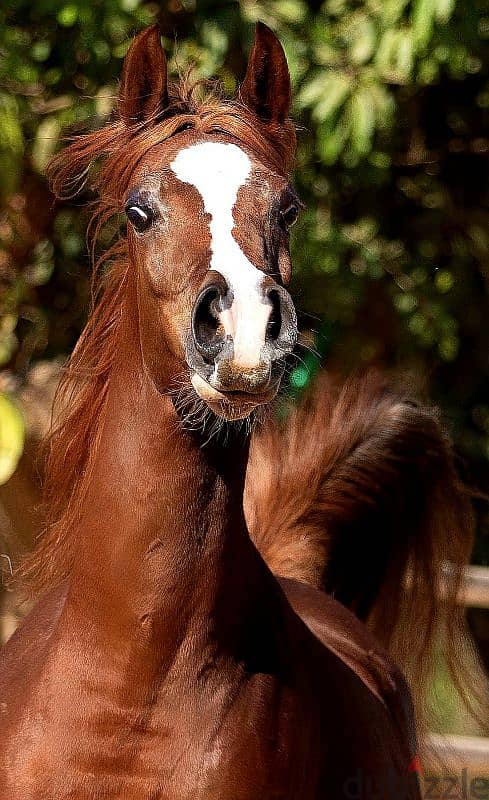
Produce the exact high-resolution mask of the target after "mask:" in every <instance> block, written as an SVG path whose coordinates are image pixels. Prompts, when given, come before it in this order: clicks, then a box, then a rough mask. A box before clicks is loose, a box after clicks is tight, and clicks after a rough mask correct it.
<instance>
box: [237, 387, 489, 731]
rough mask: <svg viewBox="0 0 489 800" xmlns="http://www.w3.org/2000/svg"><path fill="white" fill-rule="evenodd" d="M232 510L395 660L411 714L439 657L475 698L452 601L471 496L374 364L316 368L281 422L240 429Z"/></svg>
mask: <svg viewBox="0 0 489 800" xmlns="http://www.w3.org/2000/svg"><path fill="white" fill-rule="evenodd" d="M245 511H246V515H247V519H248V524H249V528H250V532H251V535H252V538H253V540H254V541H255V544H256V545H257V547H258V549H259V550H260V552H261V554H262V556H263V558H264V559H265V561H266V562H267V563H268V565H269V567H270V569H271V570H272V571H273V572H274V573H275V574H276V575H277V576H283V577H289V578H295V579H298V580H300V581H302V582H306V583H310V584H312V585H314V586H316V587H319V588H321V589H323V590H324V591H326V592H328V593H330V594H332V595H333V596H334V597H335V598H336V599H337V600H338V601H339V602H341V603H343V604H344V605H345V606H347V607H348V608H349V609H351V610H352V611H353V612H354V613H355V614H356V615H357V616H358V617H359V618H360V619H361V620H363V621H365V623H366V624H367V626H368V627H369V628H370V630H371V631H372V632H373V634H374V635H375V636H376V638H377V640H378V641H380V642H381V644H383V645H384V647H385V648H386V649H387V650H388V651H389V652H390V654H391V655H392V657H393V658H394V660H395V661H396V662H397V663H398V665H399V666H400V667H401V669H402V670H403V671H404V674H405V675H406V677H407V679H408V682H409V684H410V686H411V690H412V693H413V698H414V702H415V706H416V708H417V714H418V722H420V723H423V722H426V723H427V722H428V719H427V718H426V714H425V713H424V712H425V711H426V708H427V703H426V696H427V688H428V686H429V685H430V683H431V682H432V680H433V674H434V670H435V663H438V664H439V663H440V660H441V659H444V661H445V665H444V666H443V669H448V670H449V671H450V674H451V676H452V681H453V683H455V685H456V687H457V689H458V690H459V692H460V693H461V694H462V695H464V700H465V701H466V704H467V705H468V706H472V709H473V710H474V708H475V706H477V708H479V709H481V703H482V702H483V701H482V696H483V695H482V688H481V689H480V693H479V692H478V689H477V684H478V683H479V686H480V687H482V684H481V683H480V682H479V681H480V672H479V671H478V669H477V667H476V663H477V662H476V660H474V659H475V656H474V650H473V648H471V647H470V641H471V640H470V637H468V635H467V631H466V625H465V613H464V609H463V607H462V606H461V605H460V603H459V602H457V597H458V595H459V592H460V590H461V581H462V578H463V568H464V566H465V565H466V563H467V562H468V560H469V558H470V554H471V549H472V544H473V531H474V517H473V511H472V503H471V497H470V495H469V493H468V492H467V490H466V489H465V487H464V486H463V485H462V483H461V481H460V480H459V478H458V477H457V473H456V470H455V466H454V456H453V452H452V448H451V445H450V442H449V439H448V437H447V435H446V434H445V432H444V430H443V428H442V426H441V425H440V421H439V418H438V414H437V413H436V412H435V411H434V410H433V409H431V408H426V407H424V406H422V405H420V404H418V403H416V402H414V401H413V400H412V399H410V398H409V397H408V396H406V395H405V394H404V393H402V392H399V391H396V390H395V389H393V388H391V387H390V386H389V385H388V384H387V382H386V381H385V379H383V378H382V377H381V376H380V375H378V374H377V373H373V372H372V373H369V374H367V375H366V376H363V377H361V378H354V379H350V380H348V381H347V382H346V383H344V384H343V385H342V386H336V385H335V384H334V383H333V382H332V381H331V380H330V379H329V378H328V377H327V376H326V375H324V374H323V375H322V376H321V377H319V378H318V380H317V381H316V383H315V385H314V386H313V388H312V390H311V391H309V392H308V393H307V394H306V396H305V397H304V399H303V400H302V402H301V403H300V404H299V405H296V406H291V407H290V408H289V409H288V413H287V414H286V417H285V421H284V420H283V419H282V421H274V420H270V421H269V423H268V424H267V425H266V426H264V427H263V428H262V430H261V431H258V432H257V434H256V435H255V436H254V439H253V443H252V450H251V456H250V466H249V472H248V480H247V488H246V492H245ZM441 574H442V575H443V592H442V596H441V593H440V575H441ZM476 715H477V716H478V717H480V716H482V715H483V712H482V711H481V712H480V714H476ZM421 718H423V719H421ZM486 719H487V718H486ZM431 723H432V720H431V719H430V724H431Z"/></svg>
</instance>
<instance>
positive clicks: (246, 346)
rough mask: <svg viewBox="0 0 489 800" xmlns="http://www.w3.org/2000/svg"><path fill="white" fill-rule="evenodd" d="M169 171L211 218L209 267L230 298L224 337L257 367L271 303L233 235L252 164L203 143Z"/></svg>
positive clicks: (228, 148) (232, 149) (183, 153)
mask: <svg viewBox="0 0 489 800" xmlns="http://www.w3.org/2000/svg"><path fill="white" fill-rule="evenodd" d="M170 167H171V169H172V170H173V172H174V173H175V175H176V176H177V178H178V179H179V180H181V181H182V182H183V183H189V184H191V185H192V186H195V188H196V189H197V191H198V192H199V194H200V195H201V197H202V200H203V203H204V209H205V211H206V213H207V214H210V216H211V221H210V225H209V227H210V233H211V253H212V256H211V261H210V265H209V269H213V270H215V271H216V272H220V273H221V275H222V276H223V277H224V278H225V279H226V282H227V284H228V286H229V287H230V288H231V290H232V292H233V296H234V299H233V303H232V306H231V309H229V311H227V312H226V311H225V312H223V314H222V315H221V322H222V324H223V326H224V330H225V331H226V333H227V334H231V333H232V337H233V343H234V360H235V361H236V362H237V363H239V364H240V365H241V366H243V367H255V366H257V365H258V363H259V361H260V352H261V348H262V346H263V344H264V342H265V334H266V326H267V322H268V319H269V316H270V311H271V304H270V303H268V302H267V301H265V300H264V298H263V295H262V292H261V291H260V285H261V282H262V280H263V273H262V272H260V270H259V269H257V268H256V267H255V266H253V264H252V263H251V261H249V260H248V259H247V258H246V256H245V254H244V253H243V251H242V250H241V248H240V246H239V245H238V243H237V241H236V240H235V238H234V236H233V228H234V218H233V209H234V206H235V204H236V200H237V197H238V192H239V189H240V188H241V186H243V185H244V184H245V183H246V181H247V180H248V178H249V176H250V173H251V160H250V159H249V158H248V156H247V155H246V153H244V152H243V150H241V149H240V148H239V147H237V146H236V145H235V144H230V143H229V144H224V143H223V142H202V143H201V144H195V145H191V146H190V147H187V148H185V149H184V150H180V152H179V153H178V155H177V156H176V158H175V160H174V161H173V162H172V163H171V164H170Z"/></svg>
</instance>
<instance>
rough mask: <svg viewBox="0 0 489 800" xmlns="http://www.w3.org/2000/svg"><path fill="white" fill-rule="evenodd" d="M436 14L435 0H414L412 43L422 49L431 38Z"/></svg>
mask: <svg viewBox="0 0 489 800" xmlns="http://www.w3.org/2000/svg"><path fill="white" fill-rule="evenodd" d="M435 14H436V0H414V2H413V10H412V24H413V36H414V43H415V44H416V45H417V48H418V50H424V49H425V48H426V47H427V45H428V44H429V42H430V40H431V36H432V34H433V24H434V21H435Z"/></svg>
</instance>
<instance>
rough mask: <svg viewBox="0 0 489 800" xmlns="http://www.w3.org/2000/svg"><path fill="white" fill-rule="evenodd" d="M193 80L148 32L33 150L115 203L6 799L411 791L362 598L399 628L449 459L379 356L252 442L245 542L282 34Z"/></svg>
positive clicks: (272, 224)
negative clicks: (205, 90) (233, 75)
mask: <svg viewBox="0 0 489 800" xmlns="http://www.w3.org/2000/svg"><path fill="white" fill-rule="evenodd" d="M200 88H201V87H200ZM198 91H199V87H190V86H189V85H188V84H186V83H185V82H183V83H182V84H180V85H179V86H173V87H172V86H170V87H169V86H168V83H167V70H166V60H165V56H164V53H163V51H162V49H161V46H160V37H159V32H158V30H157V29H156V28H155V27H152V28H149V29H148V30H146V31H144V32H143V33H141V34H140V35H139V36H138V37H137V38H136V39H135V41H134V43H133V44H132V46H131V48H130V50H129V52H128V54H127V57H126V60H125V64H124V69H123V74H122V80H121V86H120V94H119V101H118V113H117V116H116V117H115V118H114V120H113V121H111V122H110V123H109V124H108V125H107V126H106V127H105V128H103V129H102V130H100V131H96V132H93V133H88V134H86V135H84V136H80V137H77V138H75V139H74V140H73V141H72V143H71V144H70V145H69V146H68V147H67V149H66V150H65V151H64V153H62V154H61V155H60V156H58V157H57V158H56V159H55V162H54V164H53V166H52V178H53V185H54V189H55V191H56V192H57V193H58V194H62V193H63V192H64V193H65V194H66V193H68V194H69V193H72V194H73V193H74V192H75V191H76V190H77V189H78V188H79V187H80V186H81V185H82V184H83V183H84V182H85V181H86V180H87V176H89V168H90V167H91V166H93V162H94V161H97V167H98V171H96V173H95V177H94V180H93V183H92V186H93V187H94V188H95V190H96V191H97V192H98V194H99V205H98V209H97V217H96V222H95V229H96V230H95V233H96V232H97V230H98V229H99V228H100V226H101V225H103V223H104V221H106V220H107V219H108V218H109V217H110V216H111V215H113V214H120V213H121V212H122V211H123V210H124V209H125V213H126V216H127V220H128V224H127V235H126V236H123V237H122V238H121V240H120V241H118V242H117V244H116V245H114V246H113V247H112V248H111V249H110V251H109V252H108V253H106V254H105V256H104V257H103V259H102V260H103V266H104V270H103V273H102V277H101V280H100V291H99V292H98V293H97V297H96V301H95V304H94V308H93V309H92V313H91V315H90V318H89V321H88V324H87V327H86V329H85V331H84V333H83V334H82V336H81V339H80V341H79V343H78V346H77V348H76V349H75V352H74V354H73V356H72V358H71V360H70V363H69V365H68V368H67V371H66V376H65V378H64V400H63V403H62V405H63V410H62V413H61V418H60V419H59V421H58V423H57V426H56V428H55V430H54V432H53V434H52V437H51V441H50V450H49V457H48V482H47V487H46V499H47V508H48V525H47V530H46V531H45V534H44V536H43V538H42V539H41V541H40V543H39V546H38V547H37V550H36V551H35V553H34V554H33V556H31V557H30V559H28V560H27V562H26V564H25V566H24V568H23V572H24V577H25V578H26V579H29V580H30V582H31V586H34V587H37V588H38V589H42V590H44V591H43V594H42V595H41V599H40V600H39V602H38V604H37V605H36V606H35V607H34V610H33V611H32V612H31V613H30V614H29V616H28V617H27V618H26V620H25V621H24V623H23V625H22V626H21V627H20V629H19V630H18V631H17V632H16V634H15V635H14V636H13V637H12V638H11V640H10V641H9V642H8V643H7V645H6V647H5V648H4V650H3V652H2V657H1V660H0V742H1V746H0V747H1V749H0V798H1V800H65V799H67V798H72V799H73V800H88V798H91V799H92V800H94V799H95V798H97V799H98V800H101V799H102V798H123V800H143V798H144V800H150V798H151V800H157V798H160V799H161V800H163V798H164V799H165V800H177V799H179V800H180V799H181V800H183V799H184V798H186V799H189V798H193V799H195V800H197V798H198V799H199V800H204V798H205V800H245V799H246V800H272V798H274V800H279V798H282V800H285V799H287V800H313V799H314V800H327V799H330V800H333V799H335V800H336V798H342V797H346V798H348V797H352V796H354V797H362V798H369V797H374V796H375V797H376V798H383V800H387V799H388V798H389V800H391V798H396V799H397V798H399V799H400V798H410V799H412V800H415V798H419V789H418V782H417V776H416V764H417V760H416V752H417V750H416V742H415V735H414V723H413V712H412V704H411V699H410V693H409V690H408V689H407V685H406V682H405V680H404V678H403V677H402V675H401V673H400V671H399V670H398V668H397V667H396V666H395V665H394V662H393V661H391V659H390V657H389V656H388V655H387V654H386V653H384V651H383V649H382V647H381V646H380V645H379V644H377V643H376V640H375V638H374V637H373V636H372V635H371V634H370V633H369V632H368V629H367V627H366V626H365V625H364V624H363V623H362V622H361V621H360V620H359V619H358V617H361V618H363V619H365V620H366V621H367V622H369V624H371V625H374V624H377V627H378V630H379V631H380V635H382V632H384V634H385V638H386V639H389V640H390V639H392V634H393V632H394V629H395V625H394V626H393V625H390V627H389V623H390V622H392V614H391V609H393V610H394V611H393V613H396V614H397V612H398V610H399V607H400V606H399V602H398V601H399V597H398V596H399V586H400V584H401V583H402V581H401V580H400V578H399V576H401V577H402V574H403V570H405V568H406V565H407V563H408V561H409V563H410V564H414V565H415V566H416V563H417V561H416V556H417V555H419V553H418V550H419V549H420V548H421V553H422V557H421V558H420V559H419V561H420V563H421V564H424V565H426V564H429V566H430V567H431V566H432V565H433V564H434V563H435V560H436V559H435V556H437V553H438V551H437V550H436V547H435V546H434V544H433V543H436V542H438V541H439V537H440V535H441V534H439V532H438V528H440V526H438V528H437V529H436V530H435V528H436V525H432V524H431V523H432V522H433V520H434V519H435V517H434V514H435V512H434V511H433V510H432V509H431V508H430V507H429V503H428V502H427V497H428V495H427V483H428V481H431V480H432V482H433V486H432V487H431V488H433V491H435V489H436V490H437V487H439V486H440V482H441V481H443V480H445V482H446V489H447V492H449V493H450V495H451V496H450V497H449V498H448V500H447V504H448V506H449V507H450V509H452V510H453V509H454V508H456V507H457V502H458V501H457V499H456V498H457V496H458V495H457V489H456V487H455V484H454V482H453V481H454V479H453V475H452V472H451V469H452V468H451V464H450V456H449V454H447V450H446V447H445V445H444V443H443V441H442V437H441V435H440V434H439V431H438V428H437V425H436V422H435V421H434V419H433V418H432V417H431V416H430V415H429V414H427V413H425V412H423V411H422V410H419V409H417V408H416V407H415V406H414V405H412V404H410V403H407V402H404V401H403V399H402V398H401V399H400V398H398V397H397V396H395V395H394V394H392V393H391V394H389V392H388V390H387V389H385V387H381V386H380V384H379V383H376V382H375V380H374V379H372V380H373V383H372V382H370V383H369V382H368V381H367V382H366V383H364V384H359V385H356V384H351V385H350V386H349V387H347V388H346V389H344V390H342V392H340V394H339V395H338V396H337V397H336V396H335V393H334V391H333V390H331V389H330V388H329V387H323V390H322V391H319V390H318V393H317V394H316V395H315V396H314V398H313V399H310V400H308V401H307V403H309V405H307V404H306V406H304V407H303V408H302V409H299V410H298V411H296V412H293V413H292V415H291V417H290V420H289V421H290V425H289V428H288V429H286V430H285V431H282V430H281V429H279V428H277V427H275V428H274V427H273V425H272V427H270V428H269V429H268V432H267V429H266V428H265V431H264V433H263V434H262V436H261V437H260V436H259V437H258V438H257V440H256V443H255V449H254V464H255V467H254V470H251V472H250V476H249V484H248V494H247V513H248V516H249V520H250V529H251V533H252V535H253V537H254V541H253V539H252V538H251V537H250V533H249V529H248V527H247V524H246V521H245V514H244V510H243V494H244V486H245V475H246V469H247V462H248V435H247V434H248V431H247V429H245V430H240V426H241V423H240V422H236V420H238V421H239V420H245V421H247V420H249V419H250V418H251V417H252V416H253V415H255V416H256V413H257V409H260V408H261V407H263V406H264V405H265V404H267V403H269V402H270V401H271V400H272V399H273V398H274V396H275V395H276V393H277V390H278V387H279V383H280V380H281V377H282V375H283V372H284V368H285V364H286V358H287V356H288V354H290V353H291V351H292V350H293V348H294V345H295V341H296V335H297V323H296V316H295V311H294V306H293V303H292V300H291V298H290V295H289V293H288V291H287V289H286V286H287V283H288V281H289V277H290V271H291V266H290V257H289V246H288V244H289V229H290V227H291V225H292V224H293V223H294V222H295V220H296V218H297V215H298V212H299V207H300V203H299V201H298V199H297V197H296V194H295V192H294V189H293V187H292V185H291V183H290V180H289V171H290V168H291V166H292V161H293V156H294V151H295V134H294V128H293V126H292V124H291V122H290V121H289V119H288V115H289V107H290V95H291V92H290V81H289V73H288V69H287V64H286V60H285V56H284V53H283V50H282V48H281V45H280V43H279V42H278V40H277V39H276V37H275V36H274V34H273V33H272V32H271V31H270V30H269V29H268V28H266V27H265V26H264V25H261V24H259V25H258V26H257V30H256V36H255V42H254V45H253V49H252V52H251V55H250V60H249V65H248V69H247V73H246V77H245V79H244V82H243V84H242V86H241V88H240V92H239V96H238V97H237V98H236V99H234V100H232V101H226V100H223V99H221V98H220V97H218V96H217V95H216V94H212V93H211V94H210V95H207V96H205V97H204V98H203V99H202V98H201V100H200V101H199V100H197V99H196V96H197V95H196V93H197V92H198ZM362 386H364V387H367V388H364V389H362ZM327 398H329V399H327ZM328 403H329V404H330V405H329V406H328ZM304 415H305V417H304ZM308 417H309V419H310V423H311V425H310V426H309V427H310V428H311V431H310V432H309V433H308V422H307V419H308ZM217 420H220V421H221V423H222V425H223V426H225V428H226V431H225V434H226V435H225V436H223V435H222V434H221V432H220V431H218V430H217V427H216V421H217ZM294 426H295V427H294ZM245 428H246V426H245ZM287 431H288V432H287ZM318 434H319V435H318ZM311 437H312V438H311ZM323 440H324V441H323ZM280 442H282V443H283V449H281V445H280ZM430 459H431V460H430ZM294 464H295V466H294ZM430 469H431V471H430ZM416 491H418V493H419V497H418V496H417V495H416ZM401 500H402V503H401ZM402 504H404V507H403V511H402V513H401V511H400V509H401V505H402ZM437 504H438V505H439V503H438V501H436V503H435V504H434V508H435V509H436V508H437V507H438V506H437ZM459 506H460V508H462V506H463V501H462V500H461V499H460V504H459ZM445 521H446V520H445ZM411 523H412V524H413V525H414V526H415V528H416V530H411V532H409V526H410V524H411ZM443 524H444V523H443ZM443 524H442V525H441V527H442V528H443V530H444V535H446V536H447V537H449V536H450V530H451V529H450V530H449V529H448V528H447V527H446V526H445V527H443ZM376 526H377V527H378V531H377V529H376ZM418 531H419V535H418ZM379 532H380V533H379ZM380 534H381V535H380ZM467 540H468V536H466V535H465V533H464V535H463V536H461V541H463V545H462V546H461V547H462V550H464V548H465V543H466V542H467ZM352 541H354V546H353V544H352ZM379 542H381V545H380V544H379ZM420 543H421V544H420ZM355 548H357V550H358V553H359V554H360V555H359V558H360V559H361V560H362V562H363V567H364V574H363V575H362V572H361V570H360V569H358V566H359V565H358V563H355V552H354V549H355ZM260 550H261V552H262V553H263V556H262V555H261V554H260ZM426 553H429V556H427V555H425V554H426ZM349 558H351V561H352V572H351V574H349V572H348V559H349ZM267 562H268V563H267ZM274 573H275V574H274ZM277 575H279V576H280V578H278V577H276V576H277ZM365 575H366V577H365ZM426 575H427V571H426V570H425V572H424V573H423V577H426ZM398 578H399V579H398ZM396 581H397V585H395V584H396ZM386 587H390V589H389V591H390V592H391V593H392V597H391V596H390V595H389V594H386V592H387V589H386ZM323 589H326V590H328V591H329V592H331V593H336V594H337V595H338V598H339V599H340V600H342V601H343V603H344V605H341V604H340V603H339V602H337V601H336V600H334V599H332V597H331V596H328V594H327V592H325V591H323ZM396 593H397V594H396ZM413 596H414V597H417V595H416V593H414V595H413ZM382 604H383V605H384V606H388V607H389V608H388V609H387V608H386V609H384V610H385V613H384V615H382V613H381V612H382ZM346 606H350V607H351V608H353V610H354V611H355V612H356V614H357V616H355V614H354V613H352V612H351V611H350V610H348V608H347V607H346ZM421 608H422V603H418V605H415V606H414V607H413V616H414V617H415V616H416V613H418V612H419V613H420V614H421V611H420V609H421ZM389 615H390V616H389ZM372 620H373V622H372ZM423 620H424V617H423V616H422V615H421V618H420V621H419V624H422V622H423ZM403 624H405V625H406V629H407V630H409V631H410V633H411V634H413V633H414V636H412V637H411V645H413V646H414V639H415V638H422V637H419V636H418V631H417V629H416V625H415V624H413V623H412V624H411V625H409V623H407V622H406V621H404V623H403ZM386 631H387V633H386ZM387 634H388V635H387Z"/></svg>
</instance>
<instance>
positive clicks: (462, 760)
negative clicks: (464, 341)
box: [424, 565, 489, 797]
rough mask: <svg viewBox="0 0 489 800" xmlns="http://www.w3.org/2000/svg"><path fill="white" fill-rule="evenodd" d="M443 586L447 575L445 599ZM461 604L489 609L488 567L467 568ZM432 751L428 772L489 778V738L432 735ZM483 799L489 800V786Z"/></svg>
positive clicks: (441, 580) (441, 582) (460, 776)
mask: <svg viewBox="0 0 489 800" xmlns="http://www.w3.org/2000/svg"><path fill="white" fill-rule="evenodd" d="M449 569H450V567H449V565H447V567H446V572H448V570H449ZM445 574H446V573H445ZM443 584H444V575H443V574H442V576H441V579H440V593H441V595H442V596H443V593H444V588H443ZM458 601H459V603H460V604H461V605H465V606H467V607H469V608H489V568H487V567H475V566H470V567H466V569H465V576H464V582H463V586H462V587H461V591H460V594H459V598H458ZM488 723H489V720H488ZM429 751H431V752H430V753H428V754H427V755H426V756H425V764H424V767H425V772H427V773H429V772H430V771H433V773H436V774H440V769H441V770H443V771H444V772H442V773H441V774H446V773H448V774H453V775H456V776H457V777H458V778H459V780H460V781H461V780H463V776H464V771H465V772H466V773H468V774H469V776H472V779H473V777H474V776H477V777H479V778H481V779H483V778H486V779H488V778H489V738H488V739H485V738H483V737H481V736H455V735H451V736H438V735H437V734H431V736H430V741H429ZM466 793H467V792H466ZM437 796H439V795H437ZM453 796H455V795H453ZM467 796H468V797H469V796H470V795H467ZM484 797H489V789H488V787H487V786H486V794H485V795H484Z"/></svg>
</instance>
